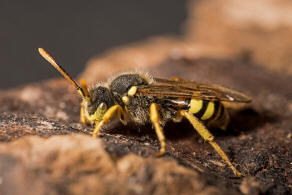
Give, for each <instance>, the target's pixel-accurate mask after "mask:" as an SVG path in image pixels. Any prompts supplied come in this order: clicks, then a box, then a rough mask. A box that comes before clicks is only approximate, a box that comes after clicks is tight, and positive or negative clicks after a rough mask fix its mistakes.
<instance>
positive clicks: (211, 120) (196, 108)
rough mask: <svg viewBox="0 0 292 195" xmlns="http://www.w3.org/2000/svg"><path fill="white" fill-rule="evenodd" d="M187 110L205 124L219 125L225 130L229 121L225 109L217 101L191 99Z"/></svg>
mask: <svg viewBox="0 0 292 195" xmlns="http://www.w3.org/2000/svg"><path fill="white" fill-rule="evenodd" d="M189 112H191V113H192V114H194V116H196V117H197V118H198V119H200V120H201V121H203V122H204V123H205V124H206V125H207V126H214V127H219V128H221V129H224V130H225V129H226V128H227V125H228V123H229V115H228V113H227V110H226V109H225V107H224V106H223V104H222V103H220V102H219V101H208V100H198V99H191V101H190V104H189Z"/></svg>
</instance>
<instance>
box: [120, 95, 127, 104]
mask: <svg viewBox="0 0 292 195" xmlns="http://www.w3.org/2000/svg"><path fill="white" fill-rule="evenodd" d="M122 100H123V102H124V104H128V103H129V98H128V96H123V97H122Z"/></svg>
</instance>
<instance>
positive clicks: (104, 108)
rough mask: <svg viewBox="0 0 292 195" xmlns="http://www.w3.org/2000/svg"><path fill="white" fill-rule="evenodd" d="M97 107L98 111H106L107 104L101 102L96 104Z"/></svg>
mask: <svg viewBox="0 0 292 195" xmlns="http://www.w3.org/2000/svg"><path fill="white" fill-rule="evenodd" d="M98 109H99V110H100V111H106V110H107V105H106V103H104V102H102V103H101V104H99V105H98Z"/></svg>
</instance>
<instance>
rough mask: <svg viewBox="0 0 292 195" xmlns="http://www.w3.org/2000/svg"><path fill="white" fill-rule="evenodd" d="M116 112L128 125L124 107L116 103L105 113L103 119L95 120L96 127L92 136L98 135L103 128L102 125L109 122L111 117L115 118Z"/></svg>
mask: <svg viewBox="0 0 292 195" xmlns="http://www.w3.org/2000/svg"><path fill="white" fill-rule="evenodd" d="M115 113H117V114H118V117H119V119H120V121H121V122H122V123H123V124H124V125H126V124H127V122H126V121H125V120H124V119H125V118H126V116H125V112H124V111H123V108H122V107H121V106H120V105H114V106H112V107H110V108H109V109H108V110H107V111H106V113H105V114H104V115H103V117H102V120H101V121H100V122H99V121H96V122H95V128H94V131H93V133H92V136H93V137H96V136H97V135H98V133H99V131H100V130H101V128H102V126H103V125H104V124H105V123H106V122H107V121H109V120H110V119H111V118H113V116H114V115H115ZM122 115H123V118H124V119H122Z"/></svg>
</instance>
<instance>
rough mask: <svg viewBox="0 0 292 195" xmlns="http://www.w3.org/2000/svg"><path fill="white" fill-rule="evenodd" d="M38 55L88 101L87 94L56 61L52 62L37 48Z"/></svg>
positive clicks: (47, 54)
mask: <svg viewBox="0 0 292 195" xmlns="http://www.w3.org/2000/svg"><path fill="white" fill-rule="evenodd" d="M38 50H39V53H40V55H41V56H42V57H43V58H45V59H46V60H47V61H48V62H50V64H52V65H53V66H54V67H55V68H56V69H57V70H58V71H59V72H60V73H61V74H62V75H63V77H64V78H65V79H66V80H67V81H69V82H70V83H71V84H72V85H73V86H74V87H75V88H76V90H77V91H78V93H79V94H80V95H81V96H82V97H83V98H84V99H86V100H90V98H89V96H88V92H87V91H86V92H85V91H84V89H83V88H82V87H80V86H79V85H78V84H77V83H76V81H74V79H72V77H71V76H70V75H69V74H68V73H67V72H66V71H65V70H64V69H63V68H62V66H59V65H58V64H57V63H56V61H55V60H54V58H53V57H52V56H51V55H50V54H49V53H48V52H46V51H45V50H44V49H43V48H39V49H38Z"/></svg>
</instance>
